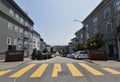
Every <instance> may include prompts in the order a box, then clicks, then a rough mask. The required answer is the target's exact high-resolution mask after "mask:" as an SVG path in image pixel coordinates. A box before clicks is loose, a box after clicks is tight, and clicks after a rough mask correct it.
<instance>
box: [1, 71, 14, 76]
mask: <svg viewBox="0 0 120 82" xmlns="http://www.w3.org/2000/svg"><path fill="white" fill-rule="evenodd" d="M10 71H12V70H5V71H0V76H2V75H5V74H7V73H9V72H10Z"/></svg>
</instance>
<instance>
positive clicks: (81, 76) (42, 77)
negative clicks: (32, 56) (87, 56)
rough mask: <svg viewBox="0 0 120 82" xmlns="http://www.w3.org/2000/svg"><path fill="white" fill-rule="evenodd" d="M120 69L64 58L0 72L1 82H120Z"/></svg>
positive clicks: (23, 65) (22, 65)
mask: <svg viewBox="0 0 120 82" xmlns="http://www.w3.org/2000/svg"><path fill="white" fill-rule="evenodd" d="M119 81H120V69H119V68H114V67H105V66H104V67H101V66H97V65H95V64H92V63H89V62H86V61H83V60H74V59H69V58H63V57H59V56H58V57H55V58H52V59H48V60H40V61H29V62H26V63H23V64H20V65H18V66H16V67H13V68H11V69H4V70H1V71H0V82H119Z"/></svg>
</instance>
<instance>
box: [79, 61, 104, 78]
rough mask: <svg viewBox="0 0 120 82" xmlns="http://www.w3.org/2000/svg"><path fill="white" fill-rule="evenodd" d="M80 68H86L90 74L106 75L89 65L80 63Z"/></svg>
mask: <svg viewBox="0 0 120 82" xmlns="http://www.w3.org/2000/svg"><path fill="white" fill-rule="evenodd" d="M79 65H80V66H82V67H84V68H85V69H86V70H88V71H89V72H90V73H92V74H93V75H96V76H98V75H104V74H103V73H101V72H100V71H97V70H96V69H94V68H92V67H90V66H89V65H87V64H84V63H79Z"/></svg>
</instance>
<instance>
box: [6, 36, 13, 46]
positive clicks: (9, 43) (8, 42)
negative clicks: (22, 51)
mask: <svg viewBox="0 0 120 82" xmlns="http://www.w3.org/2000/svg"><path fill="white" fill-rule="evenodd" d="M11 40H12V39H11V38H10V37H7V45H11Z"/></svg>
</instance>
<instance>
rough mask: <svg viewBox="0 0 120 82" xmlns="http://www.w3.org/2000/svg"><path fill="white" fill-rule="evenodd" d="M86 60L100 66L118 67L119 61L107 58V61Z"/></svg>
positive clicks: (119, 66)
mask: <svg viewBox="0 0 120 82" xmlns="http://www.w3.org/2000/svg"><path fill="white" fill-rule="evenodd" d="M88 62H90V63H93V64H96V65H98V66H101V67H113V68H120V62H119V61H114V60H108V61H98V60H88Z"/></svg>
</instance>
